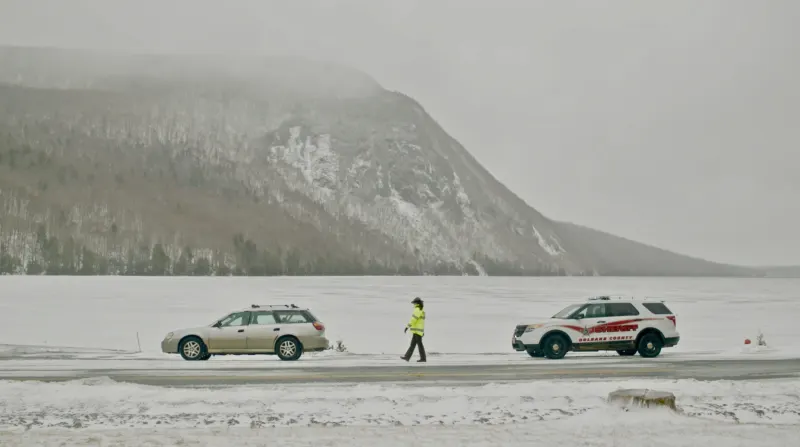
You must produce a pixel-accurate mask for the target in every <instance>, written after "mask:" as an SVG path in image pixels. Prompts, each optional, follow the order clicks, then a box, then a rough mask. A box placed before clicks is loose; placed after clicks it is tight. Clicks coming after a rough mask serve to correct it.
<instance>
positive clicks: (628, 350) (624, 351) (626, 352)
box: [617, 348, 636, 357]
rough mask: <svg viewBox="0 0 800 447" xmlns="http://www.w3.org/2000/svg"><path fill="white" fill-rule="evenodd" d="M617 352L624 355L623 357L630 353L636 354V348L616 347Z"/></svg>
mask: <svg viewBox="0 0 800 447" xmlns="http://www.w3.org/2000/svg"><path fill="white" fill-rule="evenodd" d="M617 354H619V355H621V356H624V357H628V356H631V355H636V348H634V349H618V350H617Z"/></svg>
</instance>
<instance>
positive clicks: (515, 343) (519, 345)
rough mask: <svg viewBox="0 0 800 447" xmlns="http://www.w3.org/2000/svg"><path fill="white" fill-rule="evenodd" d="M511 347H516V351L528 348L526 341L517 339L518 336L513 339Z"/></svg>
mask: <svg viewBox="0 0 800 447" xmlns="http://www.w3.org/2000/svg"><path fill="white" fill-rule="evenodd" d="M511 347H512V348H514V350H516V351H525V350H526V349H528V348H527V347H526V346H525V343H522V342H521V341H519V340H517V339H516V338H515V339H513V340H512V341H511Z"/></svg>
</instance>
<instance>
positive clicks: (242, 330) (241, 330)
mask: <svg viewBox="0 0 800 447" xmlns="http://www.w3.org/2000/svg"><path fill="white" fill-rule="evenodd" d="M236 332H244V329H239V330H238V331H236Z"/></svg>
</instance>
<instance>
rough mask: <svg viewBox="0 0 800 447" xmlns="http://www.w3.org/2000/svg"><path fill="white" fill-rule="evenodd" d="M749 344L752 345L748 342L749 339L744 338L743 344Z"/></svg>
mask: <svg viewBox="0 0 800 447" xmlns="http://www.w3.org/2000/svg"><path fill="white" fill-rule="evenodd" d="M750 343H752V342H751V341H750V339H749V338H745V339H744V344H746V345H749V344H750Z"/></svg>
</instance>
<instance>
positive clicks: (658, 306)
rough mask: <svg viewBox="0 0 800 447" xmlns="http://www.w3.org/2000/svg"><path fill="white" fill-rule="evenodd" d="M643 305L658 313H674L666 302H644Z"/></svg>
mask: <svg viewBox="0 0 800 447" xmlns="http://www.w3.org/2000/svg"><path fill="white" fill-rule="evenodd" d="M642 306H644V307H646V308H647V310H649V311H650V312H653V313H654V314H656V315H672V311H671V310H669V308H668V307H667V306H666V305H665V304H664V303H642Z"/></svg>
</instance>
